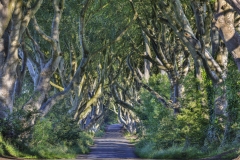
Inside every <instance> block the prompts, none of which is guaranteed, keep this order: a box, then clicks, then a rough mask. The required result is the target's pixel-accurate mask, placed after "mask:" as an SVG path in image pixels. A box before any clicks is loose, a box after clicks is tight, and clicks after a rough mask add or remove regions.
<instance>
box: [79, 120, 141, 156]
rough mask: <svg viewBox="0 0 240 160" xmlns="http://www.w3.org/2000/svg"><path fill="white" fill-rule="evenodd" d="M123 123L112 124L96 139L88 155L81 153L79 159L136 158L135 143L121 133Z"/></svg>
mask: <svg viewBox="0 0 240 160" xmlns="http://www.w3.org/2000/svg"><path fill="white" fill-rule="evenodd" d="M121 129H122V125H120V124H112V125H109V126H108V127H107V129H106V133H105V135H104V136H103V137H101V138H96V139H95V140H94V146H92V147H91V152H90V154H88V155H79V156H78V157H77V159H106V158H107V159H135V158H137V156H136V155H135V154H134V151H133V145H131V144H130V143H129V142H128V141H127V140H126V139H125V138H124V137H123V136H122V133H121Z"/></svg>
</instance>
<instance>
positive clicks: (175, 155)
mask: <svg viewBox="0 0 240 160" xmlns="http://www.w3.org/2000/svg"><path fill="white" fill-rule="evenodd" d="M135 152H136V154H137V155H138V156H139V157H141V158H153V159H200V158H212V159H224V158H225V159H234V158H236V157H238V155H239V154H240V149H239V146H228V147H227V146H226V147H224V148H218V149H215V150H212V151H209V152H207V153H204V152H202V151H201V149H200V148H198V147H194V146H191V147H188V148H187V149H184V148H183V146H177V145H173V146H171V147H169V148H159V149H157V148H156V147H155V143H153V142H150V141H147V140H143V141H140V142H139V143H137V145H136V150H135Z"/></svg>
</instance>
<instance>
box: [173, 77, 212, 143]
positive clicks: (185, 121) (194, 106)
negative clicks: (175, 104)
mask: <svg viewBox="0 0 240 160" xmlns="http://www.w3.org/2000/svg"><path fill="white" fill-rule="evenodd" d="M203 82H204V81H202V82H199V81H198V80H197V79H196V78H194V74H193V72H191V73H189V74H188V75H187V77H186V78H185V80H184V82H183V85H184V87H185V91H184V95H183V98H182V99H181V105H182V108H181V113H180V114H179V115H178V116H177V121H178V122H179V125H180V126H181V127H180V134H181V136H182V137H185V138H186V139H187V141H189V142H187V143H192V144H195V145H203V142H204V139H205V135H206V131H207V128H208V122H209V116H208V112H209V108H208V107H209V106H211V105H210V104H209V103H208V100H207V97H208V95H207V90H206V88H205V86H204V84H203ZM199 84H200V85H201V86H203V88H201V89H200V90H197V85H199Z"/></svg>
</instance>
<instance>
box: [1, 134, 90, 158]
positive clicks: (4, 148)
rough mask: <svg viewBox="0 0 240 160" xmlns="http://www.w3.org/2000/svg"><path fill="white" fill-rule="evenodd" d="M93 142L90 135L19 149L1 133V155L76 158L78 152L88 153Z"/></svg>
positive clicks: (11, 156)
mask: <svg viewBox="0 0 240 160" xmlns="http://www.w3.org/2000/svg"><path fill="white" fill-rule="evenodd" d="M92 143H93V141H92V139H91V138H90V137H85V139H79V140H76V141H74V142H73V143H72V144H71V143H70V142H66V141H65V142H61V143H58V144H53V145H52V144H50V143H47V142H44V143H42V144H38V145H33V146H29V147H25V148H24V149H23V150H21V151H19V149H18V147H16V146H17V145H14V144H10V143H9V142H7V141H6V140H4V139H3V137H2V136H1V135H0V157H6V158H24V159H39V158H43V159H60V158H61V159H62V158H64V159H75V157H76V155H77V154H81V153H82V154H86V153H88V152H89V146H90V145H91V144H92Z"/></svg>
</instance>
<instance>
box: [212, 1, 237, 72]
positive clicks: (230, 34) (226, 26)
mask: <svg viewBox="0 0 240 160" xmlns="http://www.w3.org/2000/svg"><path fill="white" fill-rule="evenodd" d="M216 3H217V6H218V9H217V13H216V14H215V19H216V24H215V26H216V27H217V28H218V30H219V33H220V36H221V38H222V39H223V41H224V43H225V45H226V47H227V49H228V51H229V52H231V53H232V56H233V59H234V61H235V63H236V64H237V67H238V70H240V45H239V44H240V35H239V33H238V32H237V31H236V30H235V27H234V10H233V8H232V7H231V6H230V5H229V4H228V3H226V1H225V0H218V1H217V2H216Z"/></svg>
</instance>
